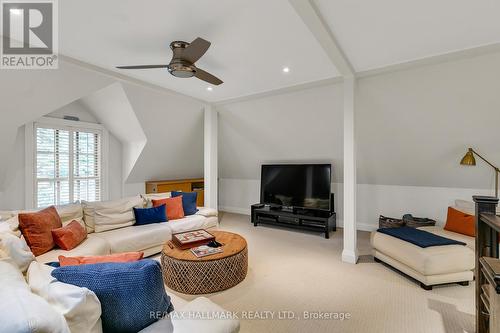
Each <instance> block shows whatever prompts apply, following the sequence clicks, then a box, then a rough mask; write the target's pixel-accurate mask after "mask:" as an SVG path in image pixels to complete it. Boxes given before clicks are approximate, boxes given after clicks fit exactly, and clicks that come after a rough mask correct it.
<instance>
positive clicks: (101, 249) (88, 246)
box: [36, 234, 110, 262]
mask: <svg viewBox="0 0 500 333" xmlns="http://www.w3.org/2000/svg"><path fill="white" fill-rule="evenodd" d="M95 235H96V234H89V235H88V236H87V238H86V239H85V240H84V241H83V242H82V243H81V244H80V245H78V246H77V247H75V248H74V249H73V250H69V251H65V250H62V249H54V250H52V251H49V252H47V253H44V254H42V255H41V256H38V257H36V260H37V261H39V262H53V261H58V257H59V256H60V255H63V256H68V257H75V256H90V255H103V254H109V253H110V246H109V244H108V243H107V242H106V241H105V240H104V239H102V238H99V237H96V236H95Z"/></svg>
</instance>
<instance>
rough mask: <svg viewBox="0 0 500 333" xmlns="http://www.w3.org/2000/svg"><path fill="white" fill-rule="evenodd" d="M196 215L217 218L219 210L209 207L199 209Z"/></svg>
mask: <svg viewBox="0 0 500 333" xmlns="http://www.w3.org/2000/svg"><path fill="white" fill-rule="evenodd" d="M196 215H201V216H205V217H209V216H217V215H218V211H217V209H213V208H209V207H198V211H197V212H196Z"/></svg>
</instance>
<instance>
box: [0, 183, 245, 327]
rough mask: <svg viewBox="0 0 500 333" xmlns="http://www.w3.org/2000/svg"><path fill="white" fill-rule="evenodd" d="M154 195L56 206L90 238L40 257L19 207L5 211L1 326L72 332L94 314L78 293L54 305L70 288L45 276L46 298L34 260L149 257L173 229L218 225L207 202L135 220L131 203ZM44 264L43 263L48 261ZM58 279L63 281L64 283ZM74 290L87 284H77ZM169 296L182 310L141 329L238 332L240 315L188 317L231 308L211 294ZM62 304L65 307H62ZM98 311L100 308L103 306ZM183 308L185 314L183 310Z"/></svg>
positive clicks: (0, 241) (0, 244) (0, 216)
mask: <svg viewBox="0 0 500 333" xmlns="http://www.w3.org/2000/svg"><path fill="white" fill-rule="evenodd" d="M168 196H169V193H166V194H156V195H154V197H156V198H158V197H160V198H161V197H168ZM150 199H151V197H150V196H148V195H142V196H135V197H130V198H124V199H120V200H114V201H107V202H99V203H82V204H79V203H78V204H70V205H65V206H59V207H56V208H57V211H58V213H59V215H60V217H61V220H62V222H63V225H66V224H67V223H70V222H71V221H73V220H76V221H78V222H79V223H81V224H82V225H83V226H85V227H86V228H87V231H88V237H87V239H85V241H83V242H82V243H81V244H80V245H78V246H77V247H76V248H74V249H73V250H70V251H64V250H61V249H53V250H51V251H49V252H47V253H45V254H42V255H40V256H38V257H36V258H35V257H34V256H33V254H32V253H31V251H30V249H29V248H28V247H27V245H26V242H25V241H24V240H23V239H22V238H20V237H21V233H20V231H19V228H18V220H17V215H18V213H20V212H21V211H1V212H0V273H1V274H0V294H2V293H5V294H6V297H3V298H1V299H0V310H1V311H0V330H1V328H4V325H2V324H1V323H4V324H5V323H6V322H7V321H8V322H9V325H10V326H8V327H9V331H12V332H35V331H36V332H63V333H66V332H69V330H68V325H70V324H69V321H70V320H72V321H75V320H77V319H78V318H80V319H78V320H80V321H82V320H90V319H89V318H90V317H89V316H88V315H89V313H90V314H92V315H96V313H93V312H92V311H91V310H90V309H89V307H90V306H91V305H90V303H89V302H82V301H81V300H79V299H77V298H74V299H73V300H72V301H69V300H68V299H66V304H54V303H55V299H56V298H57V297H59V296H60V295H62V294H65V293H66V294H68V292H67V291H63V290H64V289H66V288H68V287H64V286H62V287H61V286H56V285H55V284H52V283H53V282H48V281H47V285H46V286H45V287H43V288H42V289H43V291H44V292H43V293H44V294H45V295H44V297H45V298H46V299H44V297H40V295H39V294H38V293H37V290H35V289H33V288H32V286H31V283H32V281H31V280H30V279H31V278H33V276H32V277H31V278H30V275H29V274H28V273H27V271H28V266H30V267H31V265H32V264H34V263H37V262H39V263H47V262H53V261H58V256H59V255H64V256H83V255H105V254H111V253H120V252H129V251H143V252H144V255H145V256H151V255H153V254H156V253H159V252H160V251H161V249H162V247H163V245H164V243H165V242H166V241H167V240H169V239H171V236H172V234H173V233H176V232H183V231H189V230H196V229H211V228H216V227H218V224H219V223H218V216H217V215H218V214H217V211H216V210H214V209H209V208H203V207H199V208H198V209H199V211H198V212H197V213H196V214H195V215H190V216H186V217H184V218H182V219H178V220H172V221H168V222H162V223H154V224H148V225H142V226H135V225H133V224H134V222H135V220H134V216H133V210H132V208H133V207H135V206H139V207H145V206H148V205H150V204H151V202H150ZM96 226H97V227H96ZM3 233H5V234H3ZM7 234H9V235H7ZM12 235H15V236H17V237H14V236H12ZM35 260H36V261H35ZM43 266H44V267H45V265H43ZM56 282H57V281H56ZM57 283H59V284H61V285H65V284H63V283H61V282H57ZM49 284H50V287H49ZM66 286H68V285H66ZM30 288H31V290H30ZM58 288H62V290H58ZM72 288H73V289H74V288H75V287H72ZM76 289H85V288H78V287H76ZM85 290H86V289H85ZM87 292H88V291H87ZM9 295H11V296H12V297H9ZM169 296H170V297H171V301H172V304H174V307H175V311H174V314H175V313H177V314H178V315H177V316H176V315H173V316H172V317H170V316H167V317H165V318H164V319H160V320H158V321H157V322H155V323H153V324H152V325H150V326H149V327H147V328H145V329H144V330H142V331H141V332H145V333H156V332H158V333H160V332H161V333H169V332H174V331H175V333H183V332H186V333H187V332H202V331H203V332H211V333H219V332H220V333H236V332H238V331H239V321H238V320H237V319H225V320H224V319H217V318H215V319H213V320H205V319H197V318H190V317H189V315H190V314H192V313H198V312H200V313H201V312H203V313H211V314H214V315H215V314H217V313H228V312H227V311H226V310H224V309H223V308H221V307H220V306H218V305H217V304H215V303H213V302H211V301H210V300H209V299H207V298H204V297H198V298H196V299H194V300H193V301H191V302H187V301H186V300H183V299H182V298H180V297H178V296H177V295H175V294H171V293H169ZM93 297H95V295H94V296H93ZM87 303H89V304H87ZM85 304H87V305H85ZM62 305H64V307H61V306H62ZM77 307H78V308H80V310H78V311H81V308H82V307H86V311H87V313H86V314H85V316H84V317H86V319H85V318H83V319H82V317H81V316H80V317H78V318H76V317H75V313H74V311H77V310H76V308H77ZM98 310H99V311H100V309H98ZM26 311H28V312H26ZM184 312H185V313H186V314H187V316H185V315H183V313H184ZM99 316H100V312H99V313H97V317H96V318H99ZM94 317H95V316H94ZM176 318H181V319H176ZM184 318H187V319H184ZM223 318H224V317H223ZM70 326H71V325H70ZM87 326H88V325H87ZM78 331H80V330H78ZM83 331H84V332H86V333H100V332H102V327H101V323H100V320H99V322H97V323H96V325H92V326H91V327H87V328H86V329H84V330H83ZM83 331H80V332H83ZM71 332H72V333H79V332H77V331H74V330H71Z"/></svg>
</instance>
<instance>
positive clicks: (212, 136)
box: [204, 105, 219, 209]
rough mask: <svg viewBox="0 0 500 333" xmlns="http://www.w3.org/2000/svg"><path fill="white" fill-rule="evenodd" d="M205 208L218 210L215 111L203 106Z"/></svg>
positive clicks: (210, 106)
mask: <svg viewBox="0 0 500 333" xmlns="http://www.w3.org/2000/svg"><path fill="white" fill-rule="evenodd" d="M204 112H205V130H204V136H205V140H204V143H205V158H204V178H205V207H210V208H214V209H218V200H217V199H218V188H219V185H218V174H217V170H218V165H217V160H218V152H217V131H218V130H217V124H218V114H217V110H216V109H215V108H214V107H213V106H212V105H205V107H204Z"/></svg>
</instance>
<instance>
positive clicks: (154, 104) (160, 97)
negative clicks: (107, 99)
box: [122, 82, 203, 183]
mask: <svg viewBox="0 0 500 333" xmlns="http://www.w3.org/2000/svg"><path fill="white" fill-rule="evenodd" d="M122 85H123V88H124V91H125V93H126V94H127V98H128V100H129V102H130V105H131V106H132V109H133V110H134V112H135V114H136V116H137V119H138V120H139V123H140V124H141V127H142V129H143V130H144V133H145V135H146V138H147V143H146V145H145V147H144V149H143V150H142V152H141V155H140V157H139V159H138V160H137V162H136V164H135V165H134V167H133V169H132V171H131V172H130V175H129V177H128V179H127V183H134V182H143V181H144V180H151V179H156V180H158V179H179V178H191V177H203V104H202V103H201V102H200V101H198V100H195V99H193V98H190V97H186V96H183V95H179V94H176V93H169V92H162V93H159V92H158V91H155V90H152V89H144V88H142V87H140V86H138V85H135V84H130V83H125V82H124V83H122Z"/></svg>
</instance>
